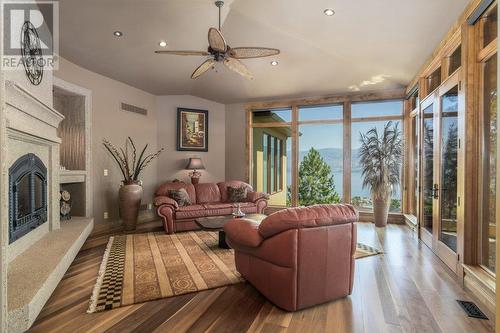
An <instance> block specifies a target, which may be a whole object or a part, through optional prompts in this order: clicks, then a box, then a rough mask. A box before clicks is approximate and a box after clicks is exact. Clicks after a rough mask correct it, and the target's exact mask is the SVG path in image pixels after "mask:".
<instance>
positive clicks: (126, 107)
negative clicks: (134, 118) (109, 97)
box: [121, 103, 148, 116]
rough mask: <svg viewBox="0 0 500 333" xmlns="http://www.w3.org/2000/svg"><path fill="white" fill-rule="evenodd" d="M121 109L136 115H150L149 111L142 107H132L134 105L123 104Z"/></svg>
mask: <svg viewBox="0 0 500 333" xmlns="http://www.w3.org/2000/svg"><path fill="white" fill-rule="evenodd" d="M121 109H122V111H128V112H134V113H138V114H142V115H144V116H147V115H148V110H146V109H143V108H140V107H138V106H135V105H132V104H127V103H122V105H121Z"/></svg>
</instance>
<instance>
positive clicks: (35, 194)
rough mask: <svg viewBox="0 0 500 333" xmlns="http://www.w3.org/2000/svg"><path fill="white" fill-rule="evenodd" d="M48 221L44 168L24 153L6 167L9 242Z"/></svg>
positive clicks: (35, 159) (40, 162)
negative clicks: (7, 169)
mask: <svg viewBox="0 0 500 333" xmlns="http://www.w3.org/2000/svg"><path fill="white" fill-rule="evenodd" d="M45 222H47V168H46V167H45V165H44V164H43V162H42V160H40V159H39V158H38V157H37V156H36V155H35V154H31V153H30V154H26V155H23V156H21V157H20V158H19V159H17V160H16V161H15V162H14V164H12V166H11V167H10V168H9V244H10V243H12V242H14V241H16V240H17V239H19V238H21V237H22V236H24V235H26V234H27V233H29V232H30V231H32V230H34V229H35V228H37V227H38V226H40V225H42V224H43V223H45Z"/></svg>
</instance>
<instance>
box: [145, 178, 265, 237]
mask: <svg viewBox="0 0 500 333" xmlns="http://www.w3.org/2000/svg"><path fill="white" fill-rule="evenodd" d="M229 186H231V187H241V186H245V187H247V198H246V201H244V202H240V203H239V204H240V207H241V210H242V211H243V212H244V213H259V214H262V213H263V212H264V209H266V207H267V200H268V198H269V196H268V195H267V194H266V193H260V192H254V191H253V189H252V187H251V186H250V185H248V184H247V183H244V182H242V181H237V180H233V181H227V182H220V183H217V184H215V183H200V184H195V185H193V184H185V183H179V182H177V183H165V184H163V185H161V186H160V187H158V189H156V192H155V195H156V197H155V200H154V204H155V206H156V207H157V209H156V211H157V213H158V215H159V216H160V217H161V218H162V220H163V226H164V228H165V232H166V233H167V234H172V233H174V232H179V231H186V230H196V229H199V227H198V225H197V224H196V223H195V222H194V220H195V219H196V218H199V217H207V216H221V215H230V214H232V213H233V212H234V211H235V208H236V206H237V204H238V203H234V202H230V201H229V200H228V195H227V188H228V187H229ZM181 188H184V189H185V190H186V192H187V193H188V194H189V198H190V199H191V202H192V204H191V205H189V206H183V207H179V205H178V204H177V202H176V201H175V200H173V199H172V198H170V197H169V196H168V191H169V190H178V189H181Z"/></svg>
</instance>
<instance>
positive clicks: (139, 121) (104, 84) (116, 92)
mask: <svg viewBox="0 0 500 333" xmlns="http://www.w3.org/2000/svg"><path fill="white" fill-rule="evenodd" d="M54 75H55V76H56V77H58V78H61V79H63V80H65V81H67V82H70V83H73V84H76V85H78V86H81V87H83V88H87V89H89V90H91V91H92V163H93V165H92V169H93V187H94V190H93V198H94V200H93V201H94V202H93V205H94V218H95V221H96V222H98V223H99V222H103V221H104V219H103V215H104V212H105V211H107V212H108V213H109V219H110V220H116V219H117V218H118V205H117V200H118V198H117V195H118V188H119V186H120V181H121V179H122V176H121V173H120V170H119V169H118V166H117V165H115V162H114V161H113V160H112V158H111V156H110V155H109V153H108V152H107V151H105V150H104V148H103V146H102V140H103V138H106V139H108V140H109V141H111V142H112V143H113V144H115V145H116V146H122V145H123V144H124V143H125V140H126V138H127V136H130V137H131V138H132V139H133V140H134V142H135V143H136V145H137V146H138V147H143V146H144V145H145V144H149V146H148V151H150V152H153V151H156V149H157V142H156V138H157V135H156V132H157V127H156V110H155V96H154V95H152V94H149V93H146V92H144V91H142V90H139V89H136V88H133V87H131V86H129V85H126V84H124V83H121V82H118V81H115V80H112V79H110V78H107V77H105V76H102V75H99V74H96V73H94V72H91V71H89V70H86V69H84V68H82V67H79V66H77V65H75V64H73V63H71V62H69V61H67V60H65V59H61V61H60V64H59V70H57V71H55V73H54ZM121 102H127V103H130V104H133V105H136V106H139V107H142V108H145V109H147V110H148V115H147V116H144V115H140V114H135V113H130V112H124V111H121V110H120V103H121ZM104 169H108V171H109V174H108V176H107V177H105V176H104ZM156 175H157V161H153V162H152V163H151V164H150V165H149V167H148V168H147V169H146V170H145V172H144V173H143V175H142V177H141V179H142V180H143V185H144V197H143V203H150V202H152V196H153V192H154V188H155V186H156V184H157V181H156Z"/></svg>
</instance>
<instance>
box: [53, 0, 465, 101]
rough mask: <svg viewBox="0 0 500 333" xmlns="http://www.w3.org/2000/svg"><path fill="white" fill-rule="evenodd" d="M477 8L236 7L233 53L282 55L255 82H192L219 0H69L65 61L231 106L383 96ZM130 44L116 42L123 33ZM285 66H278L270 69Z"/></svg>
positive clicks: (371, 2) (422, 4)
mask: <svg viewBox="0 0 500 333" xmlns="http://www.w3.org/2000/svg"><path fill="white" fill-rule="evenodd" d="M467 3H468V0H308V1H305V0H229V1H226V5H225V6H224V8H223V13H224V23H223V26H222V32H223V34H224V36H225V38H226V40H227V41H228V44H229V45H230V46H232V47H237V46H263V47H275V48H279V49H280V50H281V54H280V55H278V56H276V57H274V58H261V59H248V60H243V62H244V63H245V64H246V65H247V66H248V67H249V68H250V70H251V71H252V72H253V74H254V79H253V80H252V81H250V80H247V79H245V78H243V77H240V76H239V75H238V74H236V73H234V72H231V71H229V70H227V69H226V68H224V67H223V66H220V65H219V66H217V71H210V72H208V73H206V74H205V75H203V76H202V77H200V78H198V79H196V80H192V79H191V78H190V75H191V73H192V72H193V70H194V69H195V68H196V67H197V66H198V65H199V64H200V63H201V62H202V61H204V58H203V57H180V56H171V55H158V54H155V53H154V52H153V51H154V50H157V49H160V47H158V42H159V41H160V40H166V41H167V42H168V47H167V49H169V50H176V49H181V50H182V49H186V50H206V48H207V31H208V28H209V27H212V26H213V27H216V25H217V8H216V7H215V6H214V5H213V1H212V0H161V1H160V0H63V1H61V2H60V10H61V11H60V21H61V23H60V24H61V25H60V35H61V42H60V53H61V55H62V56H63V57H64V58H67V59H68V60H70V61H72V62H74V63H76V64H78V65H81V66H83V67H85V68H87V69H90V70H92V71H95V72H97V73H100V74H103V75H106V76H108V77H111V78H113V79H116V80H119V81H122V82H125V83H128V84H130V85H132V86H135V87H137V88H140V89H143V90H145V91H148V92H151V93H153V94H156V95H173V94H191V95H196V96H199V97H204V98H207V99H211V100H214V101H218V102H221V103H233V102H241V101H250V100H259V99H269V98H278V97H304V96H320V95H331V94H335V93H342V92H348V91H353V90H358V89H359V90H361V91H364V90H366V91H373V90H379V89H391V88H398V87H401V86H404V85H406V84H407V83H408V82H409V81H410V80H411V79H412V77H413V76H414V75H415V74H416V72H417V71H418V69H419V68H420V66H421V65H422V64H423V63H424V62H425V60H426V59H427V58H428V57H429V56H430V54H431V52H432V50H433V49H434V48H435V46H436V45H437V44H438V43H439V41H440V40H441V39H442V38H443V36H444V35H445V34H446V32H447V31H448V29H449V28H450V27H451V25H452V24H453V22H454V21H455V20H456V19H457V18H458V16H459V15H460V13H461V12H462V11H463V9H464V8H465V6H466V4H467ZM325 8H333V9H334V10H335V12H336V14H335V15H334V16H331V17H327V16H325V15H324V14H323V10H324V9H325ZM115 30H120V31H122V32H123V33H124V35H123V37H121V38H116V37H114V36H113V31H115ZM273 59H276V60H278V61H279V65H278V66H276V67H273V66H271V65H270V61H271V60H273Z"/></svg>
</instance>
